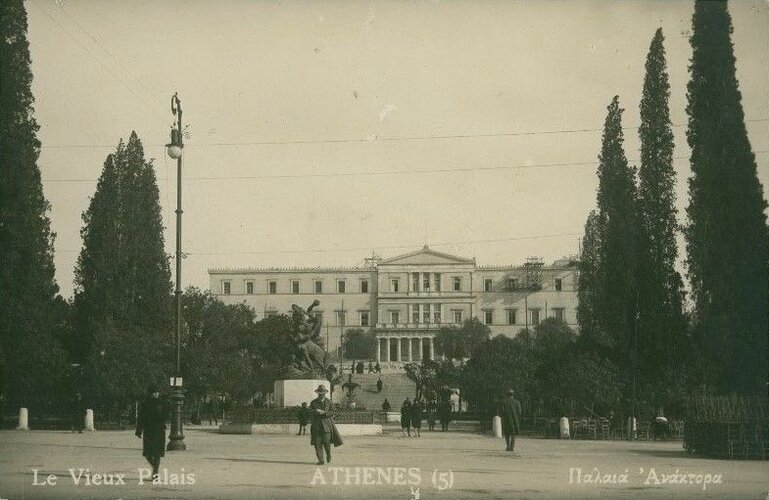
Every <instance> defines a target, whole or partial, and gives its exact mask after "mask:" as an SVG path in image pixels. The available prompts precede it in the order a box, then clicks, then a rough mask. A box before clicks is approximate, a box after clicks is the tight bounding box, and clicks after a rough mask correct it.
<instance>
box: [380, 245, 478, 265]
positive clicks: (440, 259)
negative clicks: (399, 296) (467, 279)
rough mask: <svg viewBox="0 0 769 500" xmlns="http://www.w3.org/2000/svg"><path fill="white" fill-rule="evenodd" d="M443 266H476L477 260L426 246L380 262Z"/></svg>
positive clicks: (382, 263)
mask: <svg viewBox="0 0 769 500" xmlns="http://www.w3.org/2000/svg"><path fill="white" fill-rule="evenodd" d="M441 264H475V259H467V258H465V257H457V256H456V255H451V254H447V253H443V252H436V251H435V250H431V249H430V248H429V247H427V246H426V245H425V247H424V248H422V249H420V250H417V251H415V252H411V253H407V254H404V255H398V256H396V257H392V258H389V259H385V260H383V261H381V262H379V264H378V265H380V266H382V265H385V266H387V265H390V266H392V265H395V266H404V265H441Z"/></svg>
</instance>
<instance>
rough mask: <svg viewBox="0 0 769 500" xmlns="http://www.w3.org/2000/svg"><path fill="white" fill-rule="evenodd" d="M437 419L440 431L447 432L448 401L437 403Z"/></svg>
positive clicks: (449, 419)
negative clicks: (439, 423) (439, 422)
mask: <svg viewBox="0 0 769 500" xmlns="http://www.w3.org/2000/svg"><path fill="white" fill-rule="evenodd" d="M438 418H439V419H440V421H441V431H444V432H445V431H447V430H449V422H451V401H449V400H448V399H446V400H444V401H441V402H440V403H438Z"/></svg>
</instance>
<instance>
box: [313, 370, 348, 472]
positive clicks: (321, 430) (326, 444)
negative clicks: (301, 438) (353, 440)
mask: <svg viewBox="0 0 769 500" xmlns="http://www.w3.org/2000/svg"><path fill="white" fill-rule="evenodd" d="M315 393H316V394H317V395H318V397H317V398H315V399H313V400H312V402H311V403H310V413H311V414H312V424H310V444H311V445H312V446H314V447H315V456H316V457H317V458H318V463H317V465H323V464H324V460H323V452H324V451H325V452H326V460H325V461H326V462H328V463H331V445H332V444H333V445H334V446H341V445H342V439H341V437H340V436H339V432H338V431H337V429H336V426H335V425H334V422H333V421H332V420H331V400H329V399H328V398H326V394H327V393H328V389H326V388H325V387H324V386H323V384H321V385H319V386H318V388H317V389H315Z"/></svg>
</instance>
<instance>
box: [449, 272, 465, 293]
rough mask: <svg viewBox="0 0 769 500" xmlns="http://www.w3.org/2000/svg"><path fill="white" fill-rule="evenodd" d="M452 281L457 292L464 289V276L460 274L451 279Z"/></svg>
mask: <svg viewBox="0 0 769 500" xmlns="http://www.w3.org/2000/svg"><path fill="white" fill-rule="evenodd" d="M451 282H452V288H453V290H454V291H455V292H459V291H461V290H462V278H460V277H459V276H455V277H453V278H452V279H451Z"/></svg>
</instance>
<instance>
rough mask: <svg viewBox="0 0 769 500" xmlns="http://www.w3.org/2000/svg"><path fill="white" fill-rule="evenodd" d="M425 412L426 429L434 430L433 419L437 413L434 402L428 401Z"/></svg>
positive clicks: (436, 406)
mask: <svg viewBox="0 0 769 500" xmlns="http://www.w3.org/2000/svg"><path fill="white" fill-rule="evenodd" d="M426 410H427V428H428V429H429V430H431V431H434V430H435V417H436V415H437V413H438V405H437V404H436V402H435V401H430V402H429V403H427V406H426Z"/></svg>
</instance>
